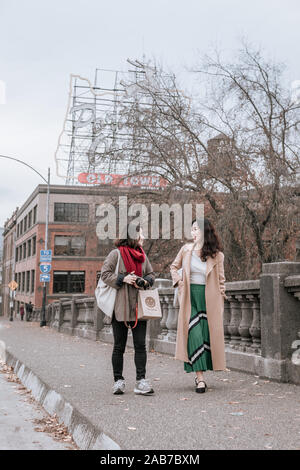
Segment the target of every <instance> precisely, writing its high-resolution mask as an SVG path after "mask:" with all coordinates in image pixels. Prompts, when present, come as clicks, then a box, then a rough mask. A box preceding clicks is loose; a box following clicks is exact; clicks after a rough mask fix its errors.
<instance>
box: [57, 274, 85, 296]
mask: <svg viewBox="0 0 300 470" xmlns="http://www.w3.org/2000/svg"><path fill="white" fill-rule="evenodd" d="M84 290H85V272H84V271H54V273H53V294H75V293H80V292H84Z"/></svg>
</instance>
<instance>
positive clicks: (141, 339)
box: [112, 314, 147, 381]
mask: <svg viewBox="0 0 300 470" xmlns="http://www.w3.org/2000/svg"><path fill="white" fill-rule="evenodd" d="M134 323H135V322H134V321H130V322H127V325H130V326H134ZM112 328H113V334H114V349H113V353H112V366H113V374H114V380H115V381H117V380H120V379H122V380H124V377H123V375H122V374H123V354H124V352H125V348H126V343H127V336H128V328H127V326H126V325H125V323H124V322H123V321H117V320H116V319H115V315H114V314H113V318H112ZM146 330H147V321H145V320H139V321H138V322H137V325H136V327H135V328H133V330H132V336H133V344H134V362H135V367H136V380H141V379H144V378H145V375H146V362H147V352H146Z"/></svg>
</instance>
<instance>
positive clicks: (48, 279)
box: [40, 274, 50, 282]
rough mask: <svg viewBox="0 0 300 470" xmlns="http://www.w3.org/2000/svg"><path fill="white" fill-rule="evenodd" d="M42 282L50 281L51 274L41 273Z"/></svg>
mask: <svg viewBox="0 0 300 470" xmlns="http://www.w3.org/2000/svg"><path fill="white" fill-rule="evenodd" d="M40 282H50V274H40Z"/></svg>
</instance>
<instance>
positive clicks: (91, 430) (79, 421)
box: [0, 341, 121, 450]
mask: <svg viewBox="0 0 300 470" xmlns="http://www.w3.org/2000/svg"><path fill="white" fill-rule="evenodd" d="M0 343H1V344H0V359H1V360H3V362H5V363H6V364H7V365H8V366H11V367H13V369H14V373H15V374H16V375H17V377H18V378H19V379H20V381H21V382H22V384H23V385H24V387H26V388H27V389H28V390H30V391H31V393H32V395H33V397H34V398H35V400H36V401H37V402H39V403H40V404H41V405H42V406H43V408H44V409H45V410H46V411H47V412H48V413H49V414H50V415H52V414H54V413H55V414H56V415H57V417H58V419H59V421H60V423H63V424H64V425H65V426H66V427H67V428H68V431H69V433H70V434H71V435H72V437H73V440H74V442H75V443H76V444H77V446H78V447H79V448H80V449H81V450H121V447H120V446H119V445H118V444H117V443H116V442H115V441H114V440H113V439H111V438H110V437H109V436H107V435H106V434H104V433H103V431H101V429H99V428H98V427H97V426H95V425H94V424H92V423H91V422H90V421H89V420H88V419H87V418H86V417H85V416H83V415H82V414H81V413H80V412H79V411H78V410H77V409H76V408H75V407H74V406H73V405H72V404H71V403H70V402H68V401H66V400H65V399H64V397H63V396H62V395H61V394H59V393H57V392H56V391H55V390H53V389H51V388H50V387H49V386H48V385H47V384H46V383H45V382H43V381H42V380H41V379H40V378H39V377H38V376H37V375H35V373H34V372H33V371H32V370H30V369H29V367H27V366H26V365H25V364H23V363H22V362H21V361H20V360H19V359H18V358H17V357H15V356H14V355H13V354H11V353H10V352H9V351H7V349H6V348H5V345H4V342H3V341H0Z"/></svg>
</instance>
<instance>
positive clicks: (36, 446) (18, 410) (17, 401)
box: [0, 373, 70, 450]
mask: <svg viewBox="0 0 300 470" xmlns="http://www.w3.org/2000/svg"><path fill="white" fill-rule="evenodd" d="M45 417H47V414H46V413H45V411H44V410H43V409H42V408H41V407H40V406H39V405H38V404H37V403H32V401H31V400H28V395H26V394H24V391H23V390H22V387H20V385H18V384H16V383H14V382H8V381H7V380H6V378H5V375H4V374H3V373H0V450H67V449H69V448H70V444H62V443H60V442H57V441H55V440H54V439H52V437H51V436H49V435H48V434H46V433H45V432H38V431H35V430H34V428H36V427H38V428H41V426H39V425H38V423H35V422H34V420H41V419H43V418H45Z"/></svg>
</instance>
